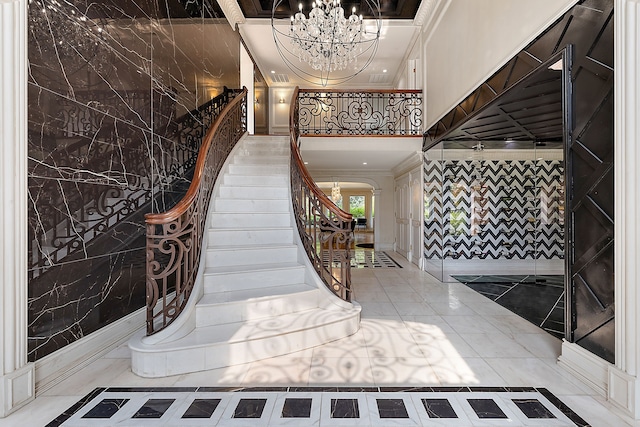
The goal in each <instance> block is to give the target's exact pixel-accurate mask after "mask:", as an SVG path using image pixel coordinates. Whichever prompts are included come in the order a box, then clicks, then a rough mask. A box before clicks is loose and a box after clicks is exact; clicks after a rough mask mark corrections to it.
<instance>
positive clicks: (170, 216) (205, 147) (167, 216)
mask: <svg viewBox="0 0 640 427" xmlns="http://www.w3.org/2000/svg"><path fill="white" fill-rule="evenodd" d="M246 94H247V89H246V88H244V89H243V90H242V92H241V93H240V95H239V96H236V97H235V98H233V100H232V101H231V102H230V103H229V104H227V106H226V107H225V108H224V110H222V113H220V117H222V116H224V115H225V113H226V112H228V111H230V110H231V109H233V107H234V106H235V105H237V104H239V103H240V102H243V99H244V97H245V96H246ZM221 124H222V120H216V121H215V122H214V124H213V126H211V127H210V128H209V130H208V131H207V133H206V134H205V135H204V138H203V142H202V146H201V147H200V150H199V151H198V160H197V161H196V168H195V172H194V173H193V179H192V180H191V185H189V189H188V190H187V194H185V195H184V197H183V198H182V200H180V201H179V202H178V203H177V204H176V205H175V206H174V207H173V208H171V209H169V210H168V211H166V212H161V213H148V214H146V215H145V216H144V218H145V222H146V223H147V224H162V223H164V222H166V221H173V220H175V219H177V218H178V217H179V216H180V215H182V214H184V213H185V212H186V211H187V209H188V208H189V206H190V205H191V203H193V201H194V200H195V197H196V195H197V192H198V188H199V187H200V182H201V181H202V175H203V174H204V170H205V168H204V165H205V162H206V161H207V159H206V155H205V154H206V153H207V151H209V147H210V146H211V144H212V143H213V135H215V134H216V132H218V129H219V128H220V126H221Z"/></svg>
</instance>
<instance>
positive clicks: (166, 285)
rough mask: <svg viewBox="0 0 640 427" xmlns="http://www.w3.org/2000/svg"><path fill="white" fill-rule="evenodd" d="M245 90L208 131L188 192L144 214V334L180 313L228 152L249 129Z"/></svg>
mask: <svg viewBox="0 0 640 427" xmlns="http://www.w3.org/2000/svg"><path fill="white" fill-rule="evenodd" d="M246 95H247V90H246V89H244V90H243V91H242V92H241V94H240V95H238V96H236V97H235V98H234V99H233V100H232V101H231V102H229V104H227V106H226V107H225V108H224V110H223V111H222V113H221V114H220V115H219V116H218V118H217V119H216V120H215V122H214V124H213V125H212V126H211V128H209V130H208V131H207V133H206V135H205V137H204V140H203V143H202V146H201V147H200V151H199V153H198V160H197V162H196V166H195V171H194V176H193V180H192V181H191V185H190V186H189V190H188V191H187V194H186V195H185V196H184V198H183V199H182V200H180V202H178V204H177V205H176V206H174V207H173V208H172V209H170V210H169V211H167V212H163V213H159V214H147V215H146V216H145V218H146V224H147V267H146V268H147V282H146V283H147V334H148V335H151V334H154V333H156V332H158V331H160V330H162V329H164V328H165V327H166V326H168V325H169V324H170V323H171V322H173V320H175V319H176V318H177V317H178V315H179V314H180V313H181V312H182V310H183V308H184V306H185V305H186V303H187V301H188V299H189V296H190V295H191V292H192V290H193V286H194V284H195V278H196V275H197V273H198V266H199V262H200V254H201V251H202V238H203V234H204V232H205V223H206V219H207V210H208V208H209V202H210V200H211V194H212V192H213V185H214V183H215V180H216V179H217V177H218V175H219V173H220V170H221V169H222V166H223V165H224V162H225V160H226V159H227V157H228V156H229V153H231V150H232V149H233V147H234V146H235V145H236V143H237V142H238V141H239V140H240V138H241V137H242V135H243V134H244V133H245V131H246V130H247V119H246V117H247V115H246V110H247V101H246V100H247V97H246Z"/></svg>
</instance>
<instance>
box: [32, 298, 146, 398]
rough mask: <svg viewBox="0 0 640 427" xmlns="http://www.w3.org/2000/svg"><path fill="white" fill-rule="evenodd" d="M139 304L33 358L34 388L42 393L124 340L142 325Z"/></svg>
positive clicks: (143, 325) (143, 312)
mask: <svg viewBox="0 0 640 427" xmlns="http://www.w3.org/2000/svg"><path fill="white" fill-rule="evenodd" d="M145 319H146V309H145V308H141V309H139V310H137V311H134V312H133V313H131V314H129V315H128V316H126V317H123V318H122V319H120V320H117V321H115V322H113V323H111V324H110V325H107V326H105V327H103V328H101V329H100V330H98V331H96V332H94V333H92V334H89V335H87V336H86V337H83V338H81V339H79V340H77V341H75V342H73V343H71V344H69V345H67V346H65V347H63V348H61V349H60V350H58V351H56V352H54V353H52V354H49V355H47V356H45V357H43V358H42V359H40V360H38V361H36V362H35V390H36V394H39V393H42V392H44V391H46V390H48V389H50V388H51V387H53V386H54V385H56V384H58V383H59V382H60V381H62V380H64V379H66V378H68V377H69V376H71V375H73V374H74V373H76V372H78V371H79V370H80V369H82V368H84V367H85V366H87V365H88V364H90V363H91V362H93V361H95V360H96V359H98V358H100V357H102V356H104V355H105V354H107V353H108V352H109V351H111V350H113V349H114V348H116V347H117V346H119V345H121V344H123V343H124V342H126V341H127V340H129V338H130V337H131V335H133V334H134V333H135V332H136V331H139V330H140V329H141V328H144V327H145Z"/></svg>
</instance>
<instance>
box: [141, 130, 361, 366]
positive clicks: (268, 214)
mask: <svg viewBox="0 0 640 427" xmlns="http://www.w3.org/2000/svg"><path fill="white" fill-rule="evenodd" d="M289 158H290V155H289V139H288V137H261V136H245V137H244V138H243V139H242V140H241V141H239V142H238V144H237V146H236V148H235V149H234V152H232V154H231V156H230V157H229V159H228V161H227V165H226V166H225V169H224V174H222V175H221V178H220V179H219V181H218V182H219V183H216V186H217V188H216V189H215V191H214V200H213V201H212V203H211V206H212V207H211V209H210V214H209V215H210V218H209V229H208V233H207V236H206V237H205V239H206V246H205V247H206V250H205V253H204V255H203V258H202V259H201V262H200V271H199V273H198V274H199V280H197V283H196V287H195V288H194V291H193V294H192V296H191V300H190V301H189V303H188V306H187V308H186V309H185V311H184V312H183V313H182V314H181V315H180V318H178V319H177V320H176V321H174V322H173V323H172V324H171V325H169V326H168V327H167V328H166V329H165V330H162V331H160V332H158V333H156V334H154V335H151V336H148V337H147V336H144V334H143V332H141V333H139V334H138V335H136V336H134V337H133V338H132V339H131V341H130V342H129V347H130V348H131V350H132V362H131V365H132V371H133V372H134V373H136V374H137V375H140V376H143V377H162V376H169V375H177V374H183V373H187V372H195V371H201V370H207V369H214V368H221V367H226V366H231V365H237V364H242V363H247V362H251V361H255V360H261V359H265V358H269V357H274V356H279V355H283V354H288V353H291V352H295V351H299V350H303V349H306V348H311V347H314V346H317V345H321V344H323V343H326V342H329V341H333V340H336V339H339V338H342V337H345V336H348V335H351V334H353V333H355V332H356V331H357V330H358V328H359V325H360V306H359V305H358V304H352V303H347V302H344V301H342V300H341V299H339V298H338V297H336V296H335V295H334V294H333V293H332V292H331V291H329V290H328V289H327V288H326V286H325V285H324V283H323V282H322V281H321V280H320V278H319V277H318V275H317V274H316V272H315V270H314V269H313V267H312V266H311V265H310V264H309V261H308V258H307V255H306V253H305V252H304V249H303V248H302V244H301V242H300V238H299V235H298V231H297V230H296V229H295V220H294V217H293V211H292V206H291V196H290V190H289Z"/></svg>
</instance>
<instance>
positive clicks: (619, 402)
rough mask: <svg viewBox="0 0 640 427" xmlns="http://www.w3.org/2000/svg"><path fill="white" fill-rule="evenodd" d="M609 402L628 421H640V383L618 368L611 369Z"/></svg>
mask: <svg viewBox="0 0 640 427" xmlns="http://www.w3.org/2000/svg"><path fill="white" fill-rule="evenodd" d="M607 397H608V399H609V402H610V403H611V404H612V405H613V406H614V408H615V409H616V412H618V413H619V415H621V416H622V417H623V418H625V419H627V420H634V421H637V420H639V419H640V402H639V399H640V381H638V378H637V377H635V376H632V375H629V374H627V373H626V372H623V371H621V370H619V369H618V368H616V367H615V366H610V367H609V393H608V396H607Z"/></svg>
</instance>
